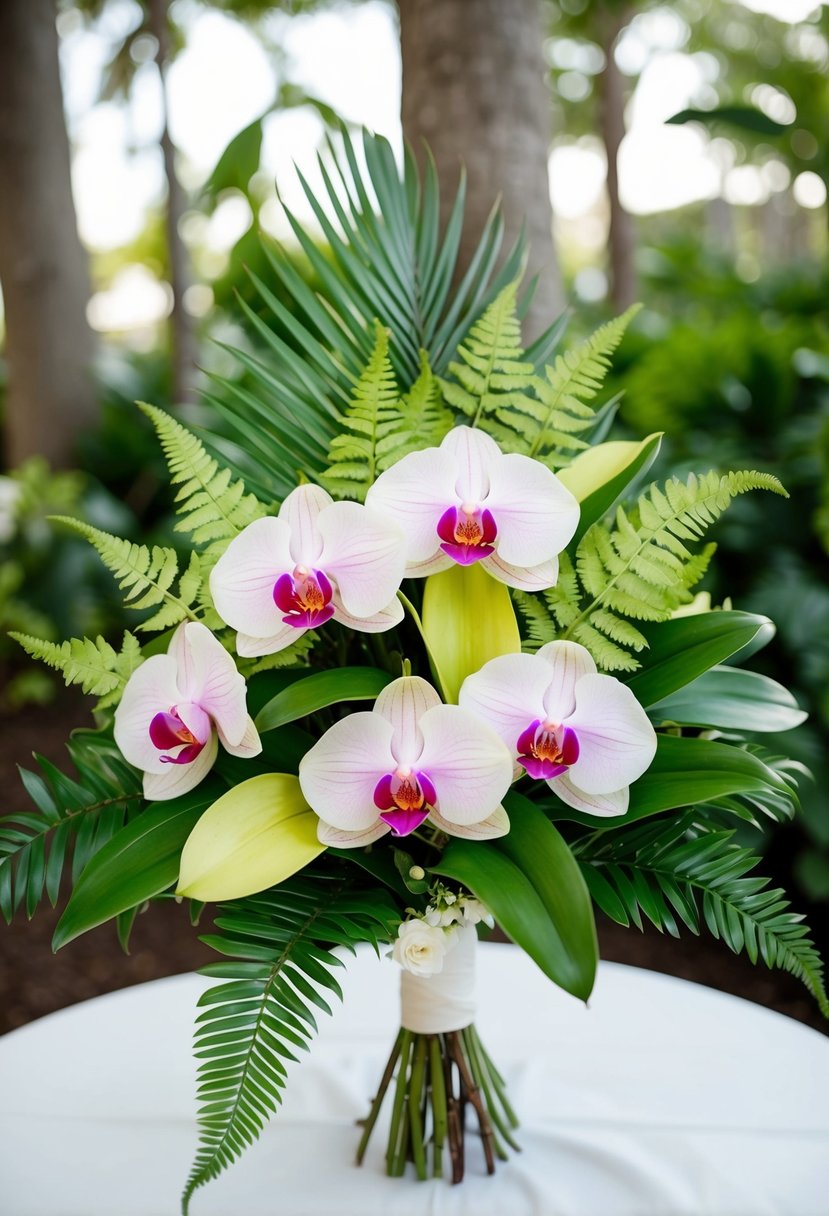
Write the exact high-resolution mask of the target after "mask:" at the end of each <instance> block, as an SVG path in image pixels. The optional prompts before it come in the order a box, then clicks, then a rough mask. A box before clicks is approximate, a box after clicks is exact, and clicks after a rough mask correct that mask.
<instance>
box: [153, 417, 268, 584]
mask: <svg viewBox="0 0 829 1216" xmlns="http://www.w3.org/2000/svg"><path fill="white" fill-rule="evenodd" d="M138 408H139V409H140V410H141V411H142V413H144V414H146V416H147V417H148V418H149V419H150V421H151V422H152V424H153V426H154V427H155V429H156V432H157V434H158V438H159V441H160V443H161V447H162V450H163V452H164V456H165V459H166V461H167V467H168V468H169V470H170V480H171V482H172V484H173V485H174V486H178V487H179V488H178V493H177V494H176V512H177V514H178V515H179V516H181V518H180V519H179V520H178V522H177V523H176V525H175V530H176V531H177V532H188V533H189V534H190V535H191V537H192V539H193V543H194V544H196V545H207V546H208V549H207V552H208V554H210V555H211V556H212V557H213V558H214V559H215V560H217V559H218V558H219V557H220V556H221V554H222V553H223V552H224V550H225V548H226V547H227V545H228V543H229V542H230V541H231V540H232V539H233V537H234V536H238V534H239V533H240V532H241V531H242V530H243V529H244V528H246V527H247V526H248V524H250V523H253V521H254V520H255V519H260V518H261V517H262V516H263V515H264V514H265V508H264V506H263V505H262V503H260V502H259V500H258V499H257V498H255V497H254V496H253V494H248V493H247V491H246V489H245V485H244V482H242V481H233V480H232V475H231V473H230V470H229V469H225V468H221V467H220V466H219V464H218V463H217V461H215V460H214V459H213V457H212V456H210V455H208V453H207V452H206V451H205V449H204V447H203V446H202V444H201V443H200V442H199V440H198V439H197V438H196V436H195V435H194V434H193V433H192V432H191V431H188V430H187V428H186V427H184V426H182V425H181V423H180V422H177V421H176V420H175V418H171V417H170V415H169V414H166V413H165V412H164V410H160V409H158V408H157V407H156V406H154V405H147V404H146V403H144V402H139V403H138Z"/></svg>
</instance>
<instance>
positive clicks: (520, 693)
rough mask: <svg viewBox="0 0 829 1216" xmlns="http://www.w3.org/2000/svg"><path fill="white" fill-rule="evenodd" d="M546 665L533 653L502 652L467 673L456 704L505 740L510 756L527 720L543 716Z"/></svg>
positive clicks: (548, 671)
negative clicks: (468, 674)
mask: <svg viewBox="0 0 829 1216" xmlns="http://www.w3.org/2000/svg"><path fill="white" fill-rule="evenodd" d="M549 684H550V667H549V665H548V664H547V663H544V662H543V661H541V660H539V658H538V656H537V655H533V654H504V655H501V656H500V657H499V658H497V659H491V660H490V661H489V662H488V663H486V664H485V665H484V666H483V667H482V668H481V670H480V671H477V672H475V674H474V675H471V676H467V678H466V679H465V680H464V682H463V685H462V687H461V691H460V695H459V697H458V704H459V705H460V707H461V709H463V710H465V711H467V712H469V713H473V714H475V715H476V716H477V717H478V718H480V719H481V720H482V721H483V722H486V723H487V724H488V725H489V726H490V727H491V729H492V730H494V731H495V733H496V734H497V735H498V737H499V738H500V739H501V740H502V741H503V742H504V743H505V744H506V746H507V747H508V748H509V750H510V755H511V756H516V755H517V753H518V739H519V737H520V735H521V734H522V732H523V731H524V730H526V728H527V727H528V726H529V724H530V723H531V722H534V721H536V720H541V719H543V718H545V717H546V714H545V711H544V696H545V693H546V691H547V688H548V687H549Z"/></svg>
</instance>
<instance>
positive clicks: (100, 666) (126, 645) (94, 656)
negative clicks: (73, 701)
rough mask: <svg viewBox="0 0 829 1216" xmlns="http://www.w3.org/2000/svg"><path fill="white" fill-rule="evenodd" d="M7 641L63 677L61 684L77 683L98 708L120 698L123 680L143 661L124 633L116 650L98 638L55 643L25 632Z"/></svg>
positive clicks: (136, 644) (132, 640)
mask: <svg viewBox="0 0 829 1216" xmlns="http://www.w3.org/2000/svg"><path fill="white" fill-rule="evenodd" d="M9 637H10V638H14V640H15V641H16V642H17V643H19V645H20V646H22V647H23V649H24V650H25V651H26V653H27V654H28V655H31V657H32V658H33V659H38V660H39V661H40V662H41V663H45V664H46V666H47V667H52V668H54V669H55V670H56V671H59V672H60V673H61V675H62V676H63V679H64V682H65V683H66V684H67V685H69V684H80V686H81V688H82V689H83V691H84V692H85V693H88V694H90V695H91V696H94V697H98V698H99V701H98V705H97V708H98V709H105V708H107V707H109V706H111V705H113V704H115V703H117V702H118V701H119V700H120V699H121V693H122V692H123V691H124V686H125V684H126V682H127V680H128V679H129V678H130V676H131V675H132V673H133V672H134V671H135V670H136V668H137V667H139V666H140V665H141V663H142V662H143V657H142V654H141V643H140V642H139V641H138V639H137V638H136V637H135V636H134V635H133V634H131V633H129V632H125V633H124V640H123V642H122V644H121V649H120V651H117V650H115V649H114V648H113V647H112V646H110V644H109V642H106V641H105V640H104V639H103V638H102V637H100V636H98V637H97V638H95V639H94V641H93V639H92V638H70V639H69V640H68V641H66V642H61V643H60V644H56V643H54V642H44V641H43V639H42V638H35V637H31V636H30V635H29V634H25V633H10V634H9Z"/></svg>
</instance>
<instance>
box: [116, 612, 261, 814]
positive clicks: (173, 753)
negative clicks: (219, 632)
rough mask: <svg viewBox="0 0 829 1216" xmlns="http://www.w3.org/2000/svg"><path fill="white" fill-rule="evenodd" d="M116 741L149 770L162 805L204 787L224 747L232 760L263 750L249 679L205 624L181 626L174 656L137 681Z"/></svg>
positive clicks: (129, 690)
mask: <svg viewBox="0 0 829 1216" xmlns="http://www.w3.org/2000/svg"><path fill="white" fill-rule="evenodd" d="M115 742H116V743H117V744H118V747H119V748H120V749H121V751H122V752H123V754H124V757H125V759H127V760H128V761H129V762H130V764H134V765H135V766H136V768H140V769H142V770H143V773H144V796H145V797H146V798H150V799H152V800H154V801H160V800H162V799H166V798H176V797H177V796H178V795H179V794H186V793H187V791H188V790H192V789H193V788H194V787H195V786H197V785H198V784H199V782H200V781H201V780H202V778H203V777H205V776H207V774H208V772H209V771H210V769H211V768H212V767H213V762H214V761H215V759H216V755H217V753H218V750H219V743H221V744H222V747H224V749H225V750H226V751H228V752H230V754H231V755H232V756H258V755H259V753H260V752H261V750H262V744H261V743H260V742H259V735H258V734H257V732H256V727H255V726H254V725H253V721H252V719H251V717H250V715H249V714H248V711H247V705H246V687H245V681H244V679H243V678H242V676H241V675H240V674H239V672H238V671H237V670H236V664H235V663H234V662H233V659H232V657H231V656H230V655H229V654H228V653H227V651H226V650H225V648H224V647H223V646H222V644H221V643H220V642H219V641H218V640H217V639H216V638H215V637H214V636H213V634H212V633H211V632H210V630H209V629H207V628H206V627H205V626H204V625H202V624H200V623H199V622H198V621H187V622H185V623H184V624H183V625H179V627H178V629H177V630H176V632H175V633H174V634H173V637H172V640H171V641H170V646H169V648H168V650H167V653H166V654H157V655H153V656H152V657H151V658H149V659H147V660H146V661H145V662H144V663H142V664H141V666H140V667H139V668H138V669H137V670H136V671H134V672H133V674H132V675H131V676H130V678H129V680H128V681H127V686H126V688H125V689H124V695H123V696H122V698H121V703H120V704H119V706H118V708H117V709H116V711H115Z"/></svg>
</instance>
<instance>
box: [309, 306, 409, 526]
mask: <svg viewBox="0 0 829 1216" xmlns="http://www.w3.org/2000/svg"><path fill="white" fill-rule="evenodd" d="M374 329H375V339H374V349H373V351H372V352H371V357H370V359H369V361H368V363H367V365H366V367H365V369H364V371H363V373H362V375H361V376H360V378H359V380H358V381H357V383H356V385H355V386H354V393H353V395H352V398H351V401H350V403H349V405H348V408H347V409H346V411H345V415H344V417H343V423H342V425H343V433H342V434H339V435H335V436H334V438H333V439H332V440H331V445H330V447H329V450H328V463H329V468H328V469H327V471H326V472H325V473H323V474H322V477H321V478H320V480H321V481H322V484H323V485H324V486H325V488H326V489H327V490H330V491H331V493H332V494H334V495H335V496H338V497H341V498H356V499H358V500H359V501H360V502H363V501H364V499H365V496H366V493H367V491H368V488H369V486H370V485H372V483H373V482H374V480H375V478H376V476H377V474H378V472H379V471H380V463H381V459H382V455H383V453H384V452H386V453H387V452H388V451H389V449H390V448H391V447H393V445H394V438H395V436H396V435H398V434H400V433H401V432H402V431H403V430H404V421H403V417H402V413H401V407H400V393H399V391H398V388H397V381H396V380H395V376H394V368H393V367H392V364H391V359H390V358H389V331H388V330H387V329H386V328H385V327H384V326H382V325H380V323H379V322H375V327H374Z"/></svg>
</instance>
